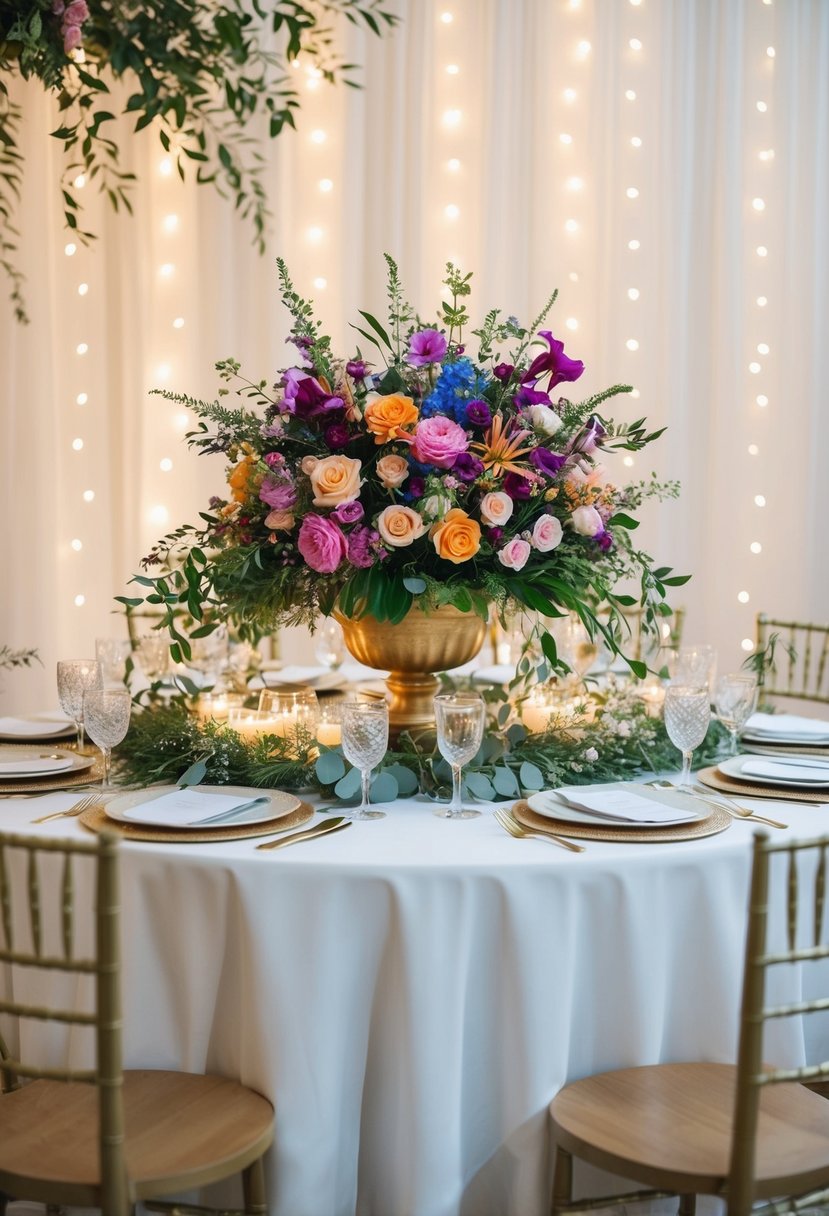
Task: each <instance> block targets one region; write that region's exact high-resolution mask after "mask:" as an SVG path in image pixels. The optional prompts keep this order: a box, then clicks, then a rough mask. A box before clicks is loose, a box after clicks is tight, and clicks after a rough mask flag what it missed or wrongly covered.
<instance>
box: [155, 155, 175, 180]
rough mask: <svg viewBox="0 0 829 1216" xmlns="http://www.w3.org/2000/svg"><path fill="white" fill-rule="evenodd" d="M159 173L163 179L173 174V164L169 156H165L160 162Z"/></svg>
mask: <svg viewBox="0 0 829 1216" xmlns="http://www.w3.org/2000/svg"><path fill="white" fill-rule="evenodd" d="M158 171H159V173H160V174H161V176H162V177H169V176H170V175H171V174H172V172H173V162H172V159H171V158H170V157H169V156H163V157H162V158H161V160H160V161H159V162H158Z"/></svg>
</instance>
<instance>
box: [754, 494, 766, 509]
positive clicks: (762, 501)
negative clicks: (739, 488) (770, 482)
mask: <svg viewBox="0 0 829 1216" xmlns="http://www.w3.org/2000/svg"><path fill="white" fill-rule="evenodd" d="M754 505H755V507H764V506H765V505H766V497H765V495H764V494H755V495H754Z"/></svg>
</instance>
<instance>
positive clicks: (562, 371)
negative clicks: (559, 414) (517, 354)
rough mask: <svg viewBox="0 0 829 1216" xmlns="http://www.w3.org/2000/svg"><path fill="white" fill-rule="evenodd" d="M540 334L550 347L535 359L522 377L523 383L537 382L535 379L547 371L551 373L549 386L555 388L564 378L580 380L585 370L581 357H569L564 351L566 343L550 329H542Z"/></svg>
mask: <svg viewBox="0 0 829 1216" xmlns="http://www.w3.org/2000/svg"><path fill="white" fill-rule="evenodd" d="M538 336H539V337H540V338H543V339H544V340H545V342H546V343H547V345H548V346H549V347H550V349H549V350H548V351H546V352H545V353H544V354H541V355H537V356H536V358H535V359H533V361H532V363H531V364H530V366H529V367H528V368H527V370H526V372H525V373H524V375H523V376H522V377H521V383H522V384H528V383H532V384H535V381H536V380H538V379H540V377H541V376H544V375H546V374H547V372H549V373H550V383H549V385H548V386H547V387H548V388H553V387H555V385H556V384H561V383H562V381H564V380H578V378H579V376H580V375H581V374H582V372H583V371H584V364H583V363H582V361H581V359H569V358H568V357H567V355H565V353H564V343H563V342H559V341H557V340H556V339H555V338H554V337H553V335H552V333H551V332H550V330H549V329H543V330H541V332H540V333H539V335H538Z"/></svg>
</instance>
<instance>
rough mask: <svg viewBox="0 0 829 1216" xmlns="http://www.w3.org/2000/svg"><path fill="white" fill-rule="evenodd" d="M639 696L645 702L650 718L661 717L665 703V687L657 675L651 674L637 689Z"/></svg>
mask: <svg viewBox="0 0 829 1216" xmlns="http://www.w3.org/2000/svg"><path fill="white" fill-rule="evenodd" d="M636 695H637V697H639V699H640V700H641V701H643V702H644V705H645V711H646V712H647V715H648V717H649V718H660V717H661V716H662V707H663V705H664V704H665V688H664V686H663V685H662V683H661V681H660V680H658V679H657V678H656V676H649V677H648V678H647V679H646V680H644V681H643V682H642V686H641V688H639V689H637V692H636Z"/></svg>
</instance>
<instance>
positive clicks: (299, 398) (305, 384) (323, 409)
mask: <svg viewBox="0 0 829 1216" xmlns="http://www.w3.org/2000/svg"><path fill="white" fill-rule="evenodd" d="M283 383H284V385H285V402H284V405H285V409H286V410H287V411H288V412H289V413H291V414H296V415H297V417H299V418H315V417H318V416H319V415H320V414H327V413H329V411H331V410H341V409H343V407H344V402H343V399H342V398H341V397H334V396H333V395H332V394H331V393H327V392H326V391H325V389H324V388H323V387H322V385H321V384H320V382H319V380H316V379H314V377H313V376H309V375H308V374H307V373H306V372H304V371H302V370H301V369H299V368H296V367H291V368H289V369H288V371H286V372H285V375H284V377H283Z"/></svg>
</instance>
